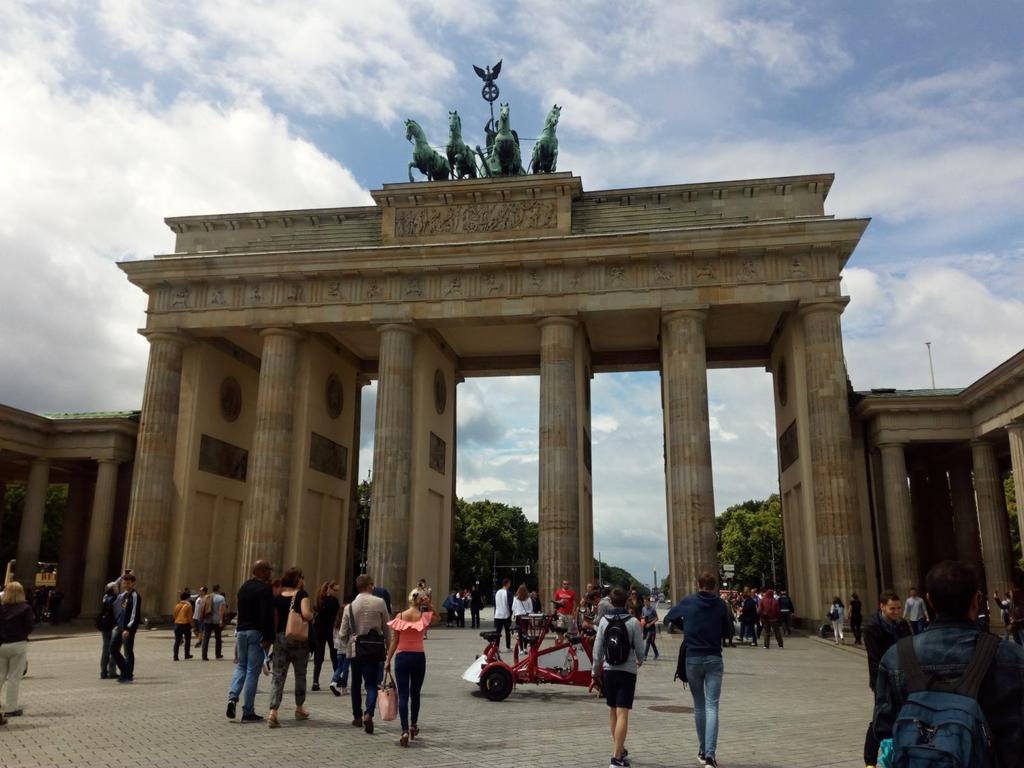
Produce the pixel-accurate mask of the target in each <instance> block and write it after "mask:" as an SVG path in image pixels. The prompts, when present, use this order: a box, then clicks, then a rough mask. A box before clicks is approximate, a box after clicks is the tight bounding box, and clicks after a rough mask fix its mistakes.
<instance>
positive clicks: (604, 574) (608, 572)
mask: <svg viewBox="0 0 1024 768" xmlns="http://www.w3.org/2000/svg"><path fill="white" fill-rule="evenodd" d="M598 565H600V567H601V568H600V570H601V581H602V582H604V583H605V584H607V585H609V586H611V587H622V588H623V589H629V588H630V587H633V588H635V589H636V592H637V594H638V595H639V596H640V597H647V595H649V594H651V590H650V589H648V588H647V586H646V585H645V584H644V583H643V582H642V581H640V579H638V578H637V577H636V576H634V575H633V574H632V573H630V572H629V571H627V570H625V569H624V568H619V567H618V566H614V565H609V564H608V563H606V562H604V561H603V560H598V559H597V558H596V557H595V558H594V573H597V572H598Z"/></svg>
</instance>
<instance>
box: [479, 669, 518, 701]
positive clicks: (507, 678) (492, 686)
mask: <svg viewBox="0 0 1024 768" xmlns="http://www.w3.org/2000/svg"><path fill="white" fill-rule="evenodd" d="M480 690H481V691H483V692H484V696H486V697H487V698H488V699H490V700H491V701H504V700H505V699H507V698H508V695H509V694H510V693H512V674H511V673H510V672H509V671H508V670H507V669H505V668H504V667H491V669H489V670H487V671H486V672H484V675H483V677H481V678H480Z"/></svg>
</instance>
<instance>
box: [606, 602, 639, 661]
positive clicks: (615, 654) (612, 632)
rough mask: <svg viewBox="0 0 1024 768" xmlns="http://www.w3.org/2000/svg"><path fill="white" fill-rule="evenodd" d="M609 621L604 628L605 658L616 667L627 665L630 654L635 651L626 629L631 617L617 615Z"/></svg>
mask: <svg viewBox="0 0 1024 768" xmlns="http://www.w3.org/2000/svg"><path fill="white" fill-rule="evenodd" d="M607 619H608V624H607V625H606V626H605V628H604V648H605V651H604V657H605V659H606V660H607V661H608V663H609V664H611V665H612V666H613V667H614V666H618V665H619V664H625V663H626V660H627V659H629V652H630V651H632V650H633V642H632V640H630V638H629V629H628V628H627V627H626V622H627V621H628V620H629V616H624V615H623V614H620V613H617V614H615V615H614V616H608V617H607Z"/></svg>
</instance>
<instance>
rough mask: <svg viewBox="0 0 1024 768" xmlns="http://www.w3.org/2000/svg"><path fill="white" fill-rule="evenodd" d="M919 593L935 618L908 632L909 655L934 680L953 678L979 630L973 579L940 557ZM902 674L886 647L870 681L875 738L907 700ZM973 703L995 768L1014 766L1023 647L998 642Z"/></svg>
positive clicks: (886, 732) (1022, 709)
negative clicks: (986, 728)
mask: <svg viewBox="0 0 1024 768" xmlns="http://www.w3.org/2000/svg"><path fill="white" fill-rule="evenodd" d="M925 591H926V595H927V600H928V603H929V604H930V606H931V609H932V612H933V615H934V616H935V620H934V621H933V622H932V623H931V624H930V625H929V626H928V628H927V629H926V630H924V631H923V632H921V633H920V634H918V635H915V636H914V640H913V643H914V654H915V655H916V656H917V660H918V662H919V663H920V665H921V669H922V670H923V672H924V674H925V675H927V676H929V677H931V678H932V681H933V682H935V683H939V684H943V683H945V684H949V683H950V682H953V681H956V680H957V679H959V678H960V677H961V676H962V675H963V673H964V670H966V669H967V666H968V665H969V664H970V662H971V659H972V658H973V656H974V652H975V645H976V644H977V642H978V637H979V635H980V633H979V632H978V630H977V629H976V628H975V626H974V620H975V618H976V617H977V615H978V602H979V601H980V600H984V597H982V596H981V594H980V593H979V592H978V578H977V575H976V573H975V571H974V568H973V567H972V566H971V565H970V564H969V563H963V562H958V561H955V560H945V561H943V562H941V563H939V564H938V565H936V566H935V567H934V568H932V569H931V571H929V572H928V576H927V578H926V579H925ZM906 686H907V676H906V674H905V673H904V670H903V667H902V664H901V662H900V657H899V648H897V647H892V648H890V649H889V650H888V651H886V653H885V655H884V656H883V657H882V661H881V663H880V664H879V667H878V679H877V680H876V681H875V717H874V722H875V736H877V737H878V739H879V740H880V741H881V740H882V739H887V738H889V737H890V736H892V730H893V724H894V723H895V721H896V716H897V714H898V713H899V711H900V707H902V706H903V704H904V702H905V701H906V700H907V695H908V694H907V688H906ZM978 705H979V706H980V707H981V710H982V712H984V713H985V718H986V719H987V720H988V725H989V727H990V728H991V733H992V748H993V752H994V755H995V758H996V761H997V765H998V766H1001V768H1009V766H1016V765H1019V764H1020V756H1021V755H1022V754H1024V648H1021V647H1020V646H1018V645H1015V644H1013V643H1008V642H1005V641H1004V642H1001V643H1000V644H999V648H998V650H997V651H996V655H995V658H994V659H993V661H992V664H991V666H990V667H989V669H988V673H987V674H986V675H985V679H984V681H983V682H982V684H981V688H980V690H979V691H978Z"/></svg>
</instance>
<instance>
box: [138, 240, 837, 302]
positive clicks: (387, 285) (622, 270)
mask: <svg viewBox="0 0 1024 768" xmlns="http://www.w3.org/2000/svg"><path fill="white" fill-rule="evenodd" d="M834 259H835V256H834V254H833V252H831V251H828V252H824V251H823V252H813V253H793V252H792V251H790V252H784V251H783V250H782V249H775V248H768V249H765V251H764V253H763V254H760V255H758V254H751V253H737V252H736V251H724V252H722V253H716V254H715V255H702V254H693V253H690V252H682V253H673V254H659V255H656V256H653V257H652V258H651V259H650V260H647V259H637V260H634V261H630V262H609V261H604V260H596V259H593V260H589V261H587V262H584V263H581V262H579V261H577V262H576V263H575V264H574V263H571V262H569V263H562V262H555V261H548V262H543V263H532V264H531V263H525V264H522V265H521V266H511V265H508V264H506V265H501V266H482V267H481V268H479V269H476V268H474V269H466V270H460V271H425V270H423V269H420V270H417V271H415V272H402V271H398V270H389V271H388V272H387V273H384V272H383V271H382V272H381V273H378V274H374V273H373V272H363V273H361V274H360V273H358V272H352V273H351V274H343V275H340V276H330V277H325V278H319V279H316V278H314V279H297V278H294V277H292V278H287V279H283V278H278V279H276V280H274V279H265V280H252V281H248V282H234V283H206V282H205V281H204V280H197V281H196V282H195V283H192V284H187V283H186V284H181V283H178V284H164V285H163V286H161V287H160V288H159V289H158V290H157V291H156V293H155V294H154V296H155V301H156V306H157V309H158V310H160V311H165V312H187V311H195V310H208V309H220V308H232V307H238V308H251V309H256V308H261V307H265V308H270V307H283V308H287V307H298V306H315V305H318V304H372V303H382V302H420V301H440V302H443V301H462V300H482V299H493V298H515V297H517V296H531V295H533V296H536V295H554V294H561V293H567V294H574V293H600V292H605V291H609V292H614V291H627V290H659V289H673V288H688V287H704V286H715V285H734V284H736V285H744V284H746V285H750V284H758V283H777V282H786V281H795V280H807V279H814V278H815V277H817V276H819V275H827V274H830V273H831V263H832V261H834Z"/></svg>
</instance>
